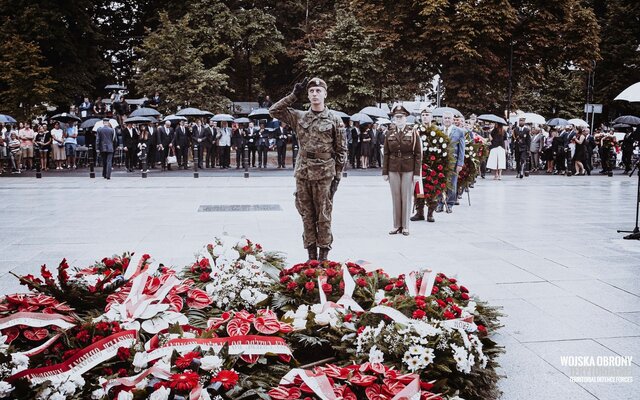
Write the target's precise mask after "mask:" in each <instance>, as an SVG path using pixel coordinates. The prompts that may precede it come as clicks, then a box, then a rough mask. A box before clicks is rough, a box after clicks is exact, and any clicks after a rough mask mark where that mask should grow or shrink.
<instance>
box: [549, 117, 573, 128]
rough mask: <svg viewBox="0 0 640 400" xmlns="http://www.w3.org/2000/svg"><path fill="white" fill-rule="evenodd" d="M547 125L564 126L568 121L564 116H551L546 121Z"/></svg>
mask: <svg viewBox="0 0 640 400" xmlns="http://www.w3.org/2000/svg"><path fill="white" fill-rule="evenodd" d="M547 125H549V126H565V125H569V121H567V120H566V119H564V118H552V119H550V120H548V121H547Z"/></svg>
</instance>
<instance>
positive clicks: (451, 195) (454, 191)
mask: <svg viewBox="0 0 640 400" xmlns="http://www.w3.org/2000/svg"><path fill="white" fill-rule="evenodd" d="M442 123H443V126H442V131H443V132H444V133H445V134H446V135H447V136H449V139H450V140H451V141H450V144H449V151H451V152H452V153H453V161H454V164H455V165H454V167H453V168H454V171H453V173H452V174H451V178H450V179H451V180H450V182H451V189H450V190H447V198H446V202H445V201H443V200H442V199H440V200H439V201H438V207H437V208H436V212H442V211H443V208H444V207H445V206H446V209H447V213H449V214H450V213H452V212H453V206H454V204H455V203H456V200H457V198H458V174H459V173H460V171H462V166H463V165H464V148H465V143H464V131H463V130H462V129H460V128H458V127H457V126H455V125H453V114H452V113H450V112H445V113H444V114H443V115H442Z"/></svg>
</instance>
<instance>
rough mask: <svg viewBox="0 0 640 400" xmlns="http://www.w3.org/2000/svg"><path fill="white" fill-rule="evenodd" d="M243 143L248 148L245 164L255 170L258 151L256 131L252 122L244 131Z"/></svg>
mask: <svg viewBox="0 0 640 400" xmlns="http://www.w3.org/2000/svg"><path fill="white" fill-rule="evenodd" d="M245 141H246V143H247V146H248V147H249V160H247V164H251V166H252V167H254V168H255V166H256V151H257V149H258V131H256V129H255V128H254V126H253V122H249V126H248V127H247V129H246V130H245ZM249 161H251V162H249Z"/></svg>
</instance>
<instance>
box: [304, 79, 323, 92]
mask: <svg viewBox="0 0 640 400" xmlns="http://www.w3.org/2000/svg"><path fill="white" fill-rule="evenodd" d="M314 86H320V87H323V88H324V90H327V82H325V81H323V80H322V79H320V78H318V77H316V78H311V79H310V80H309V83H307V90H309V89H311V88H312V87H314Z"/></svg>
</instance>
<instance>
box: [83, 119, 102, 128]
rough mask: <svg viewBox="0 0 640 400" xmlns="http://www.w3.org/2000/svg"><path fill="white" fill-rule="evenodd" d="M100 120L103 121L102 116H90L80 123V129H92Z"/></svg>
mask: <svg viewBox="0 0 640 400" xmlns="http://www.w3.org/2000/svg"><path fill="white" fill-rule="evenodd" d="M99 121H102V118H89V119H88V120H86V121H84V122H83V123H82V124H81V125H80V129H92V128H93V127H94V125H95V124H96V122H99Z"/></svg>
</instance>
